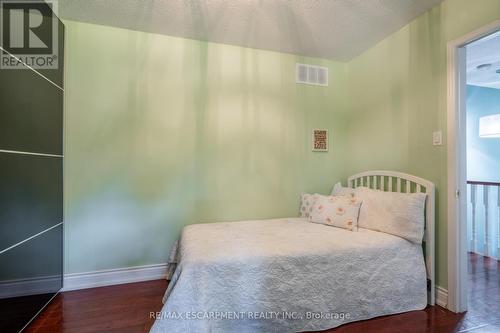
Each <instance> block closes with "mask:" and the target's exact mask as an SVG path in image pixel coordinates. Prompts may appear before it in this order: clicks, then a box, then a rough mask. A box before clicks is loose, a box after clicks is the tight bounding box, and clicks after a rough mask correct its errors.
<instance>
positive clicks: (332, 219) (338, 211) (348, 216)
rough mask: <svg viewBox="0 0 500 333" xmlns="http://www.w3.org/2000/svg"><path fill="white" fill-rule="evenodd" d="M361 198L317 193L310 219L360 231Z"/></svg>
mask: <svg viewBox="0 0 500 333" xmlns="http://www.w3.org/2000/svg"><path fill="white" fill-rule="evenodd" d="M361 202H362V201H361V200H359V199H358V198H357V197H356V196H354V195H347V196H343V195H339V196H334V195H330V196H326V195H319V194H317V195H316V201H315V202H314V206H313V209H312V212H311V214H310V216H309V221H311V222H314V223H321V224H326V225H330V226H333V227H339V228H344V229H347V230H350V231H358V216H359V208H360V206H361Z"/></svg>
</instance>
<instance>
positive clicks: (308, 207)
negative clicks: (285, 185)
mask: <svg viewBox="0 0 500 333" xmlns="http://www.w3.org/2000/svg"><path fill="white" fill-rule="evenodd" d="M315 201H316V194H309V193H302V194H301V195H300V210H299V217H306V218H308V217H309V215H310V214H311V211H312V208H313V205H314V202H315Z"/></svg>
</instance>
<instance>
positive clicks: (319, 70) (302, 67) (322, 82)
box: [295, 64, 328, 86]
mask: <svg viewBox="0 0 500 333" xmlns="http://www.w3.org/2000/svg"><path fill="white" fill-rule="evenodd" d="M295 72H296V73H295V80H296V82H297V83H303V84H312V85H316V86H327V85H328V68H326V67H320V66H314V65H307V64H297V65H296V66H295Z"/></svg>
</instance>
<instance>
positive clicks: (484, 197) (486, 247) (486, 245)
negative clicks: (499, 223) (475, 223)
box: [483, 185, 490, 256]
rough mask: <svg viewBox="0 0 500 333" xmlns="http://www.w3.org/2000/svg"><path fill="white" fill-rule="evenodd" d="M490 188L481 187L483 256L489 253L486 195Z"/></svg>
mask: <svg viewBox="0 0 500 333" xmlns="http://www.w3.org/2000/svg"><path fill="white" fill-rule="evenodd" d="M489 189H490V187H489V186H488V185H483V205H484V255H485V256H488V255H489V253H490V235H489V228H488V225H489V221H488V216H489V214H488V202H489V200H488V193H489Z"/></svg>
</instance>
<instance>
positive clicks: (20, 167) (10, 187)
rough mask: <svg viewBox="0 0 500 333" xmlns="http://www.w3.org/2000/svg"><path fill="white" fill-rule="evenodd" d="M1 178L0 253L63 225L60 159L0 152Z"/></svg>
mask: <svg viewBox="0 0 500 333" xmlns="http://www.w3.org/2000/svg"><path fill="white" fill-rule="evenodd" d="M0 175H2V186H0V221H1V222H0V251H1V250H3V249H5V248H7V247H9V246H12V245H14V244H16V243H18V242H20V241H22V240H24V239H26V238H28V237H30V236H32V235H34V234H37V233H39V232H41V231H43V230H45V229H47V228H49V227H51V226H53V225H56V224H58V223H60V222H62V220H63V206H62V205H63V184H62V183H63V179H62V158H57V157H46V156H34V155H24V154H11V153H0Z"/></svg>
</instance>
